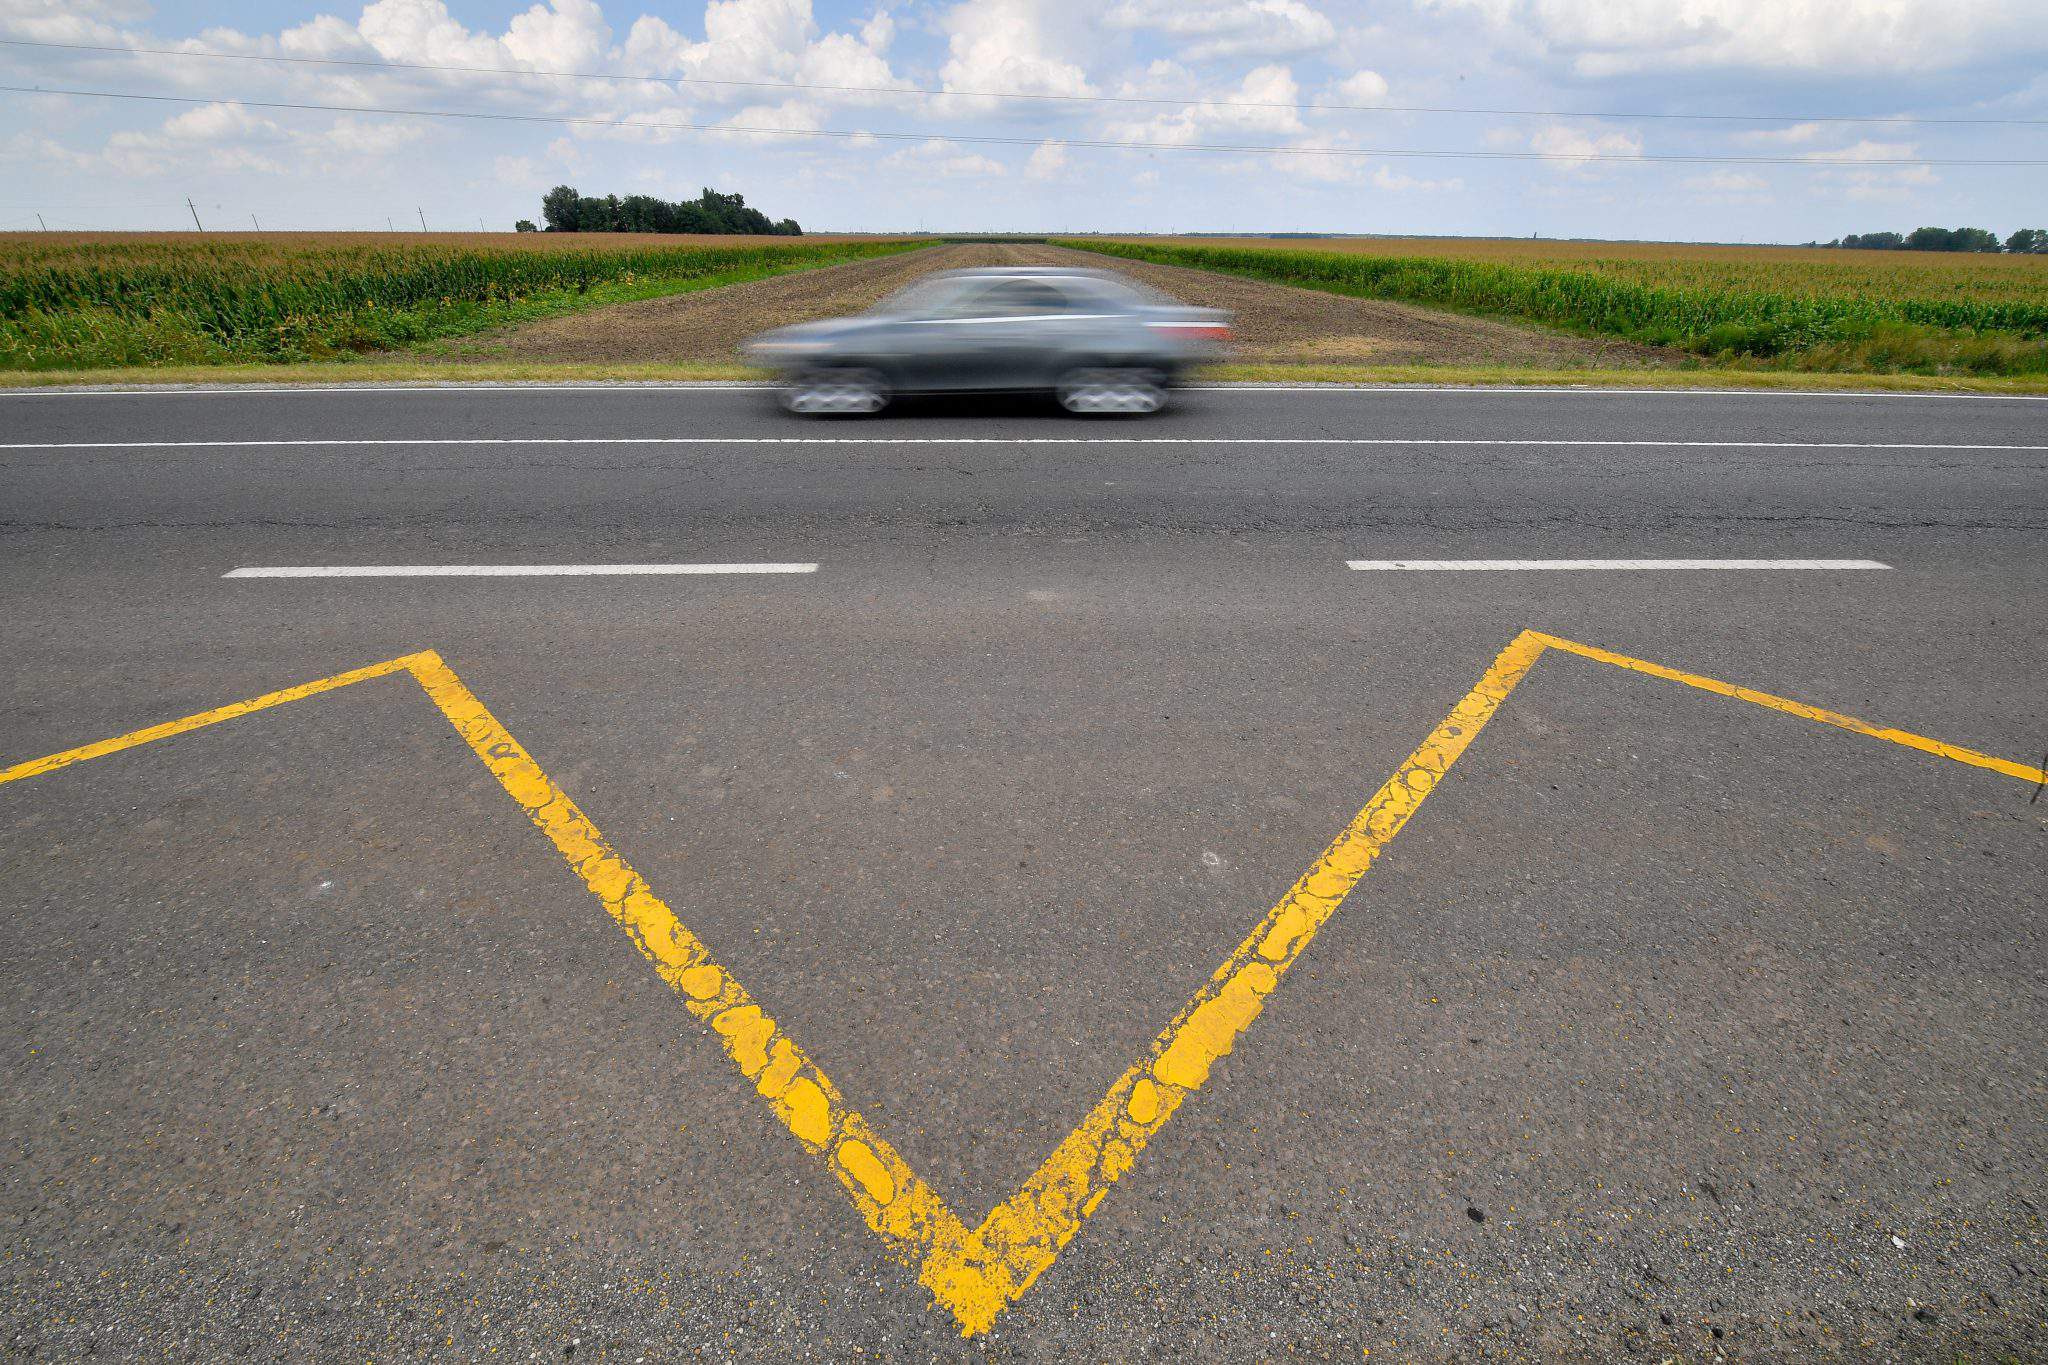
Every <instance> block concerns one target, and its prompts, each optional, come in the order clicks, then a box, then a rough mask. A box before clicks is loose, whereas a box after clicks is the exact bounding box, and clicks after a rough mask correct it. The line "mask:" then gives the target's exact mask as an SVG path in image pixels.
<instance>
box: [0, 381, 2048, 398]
mask: <svg viewBox="0 0 2048 1365" xmlns="http://www.w3.org/2000/svg"><path fill="white" fill-rule="evenodd" d="M775 383H776V381H774V380H766V379H763V380H740V381H722V380H666V381H664V380H657V381H653V382H636V381H632V380H623V381H617V382H607V381H603V380H596V381H591V382H587V383H560V384H548V383H532V384H522V383H517V382H514V383H505V384H402V383H401V384H318V385H292V386H278V387H275V388H271V387H266V386H264V385H260V384H238V385H233V386H227V387H221V388H206V389H179V388H161V389H157V388H128V389H88V388H70V387H60V386H51V387H49V388H0V398H195V397H219V396H223V395H225V396H231V397H242V396H248V395H275V394H323V393H324V394H336V393H343V394H348V393H375V394H386V395H389V394H424V395H434V394H455V393H460V394H474V393H562V392H572V391H585V392H590V393H700V392H701V393H737V392H746V391H750V390H754V391H758V390H761V389H766V388H773V387H775ZM1185 389H1186V391H1187V392H1189V393H1348V394H1365V395H1381V396H1386V395H1399V394H1469V395H1475V396H1478V397H1515V396H1518V395H1534V394H1553V395H1554V394H1571V395H1577V396H1579V397H1587V398H1610V397H1636V398H1912V399H1949V400H1954V399H1981V400H1990V401H1994V402H2002V403H2048V394H2038V393H1902V392H1898V391H1896V390H1886V389H1875V390H1843V389H1836V390H1812V389H1714V388H1698V389H1678V388H1672V389H1661V388H1659V389H1620V388H1604V387H1597V386H1593V385H1586V386H1579V385H1538V384H1501V385H1485V384H1259V383H1252V382H1246V383H1240V384H1189V385H1186V386H1185Z"/></svg>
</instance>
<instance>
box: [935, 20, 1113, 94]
mask: <svg viewBox="0 0 2048 1365" xmlns="http://www.w3.org/2000/svg"><path fill="white" fill-rule="evenodd" d="M1077 18H1078V15H1075V16H1070V15H1067V14H1064V13H1058V12H1055V8H1054V6H1052V5H1050V4H1046V3H1043V0H962V3H961V4H958V5H955V6H954V7H953V8H952V9H950V10H948V11H947V12H946V14H945V16H944V17H943V18H942V19H941V20H940V25H939V26H940V28H941V29H942V30H943V31H944V33H945V35H946V47H947V54H948V55H947V59H946V64H945V66H944V67H942V68H941V69H940V71H939V78H940V80H941V81H942V82H943V83H944V86H945V88H946V89H948V90H977V91H979V90H1001V91H1018V92H1023V93H1028V94H1034V95H1086V94H1091V93H1093V87H1092V86H1090V85H1089V83H1088V74H1087V72H1086V71H1084V70H1083V69H1082V67H1081V65H1080V62H1079V60H1078V57H1079V53H1078V52H1077V50H1076V49H1077V47H1078V46H1079V45H1080V44H1078V43H1077V42H1076V38H1077V36H1078V35H1079V34H1080V32H1081V25H1080V24H1079V23H1078V22H1072V21H1073V20H1075V19H1077ZM993 103H994V102H993V101H980V100H972V101H970V100H947V101H946V102H945V107H946V109H947V110H949V111H951V112H956V113H957V112H961V111H963V110H972V109H975V108H978V107H989V106H992V105H993Z"/></svg>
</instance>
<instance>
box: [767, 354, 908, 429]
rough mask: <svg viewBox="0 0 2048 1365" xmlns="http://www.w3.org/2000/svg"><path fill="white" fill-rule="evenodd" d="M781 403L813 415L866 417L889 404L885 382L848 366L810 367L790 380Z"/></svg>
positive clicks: (873, 373) (875, 373) (875, 372)
mask: <svg viewBox="0 0 2048 1365" xmlns="http://www.w3.org/2000/svg"><path fill="white" fill-rule="evenodd" d="M782 405H783V406H784V407H786V408H788V409H789V410H790V411H791V412H800V413H804V414H806V415H808V416H814V417H861V416H866V415H867V414H869V413H876V412H880V411H881V410H882V409H883V408H886V407H888V406H889V381H888V380H887V379H885V378H883V376H882V373H881V371H879V370H866V369H857V368H854V367H852V366H846V367H834V368H832V369H819V370H810V371H807V372H805V373H803V374H800V375H798V376H797V377H796V378H795V379H793V380H791V381H790V385H789V387H788V388H786V389H784V390H783V392H782Z"/></svg>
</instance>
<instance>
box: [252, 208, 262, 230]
mask: <svg viewBox="0 0 2048 1365" xmlns="http://www.w3.org/2000/svg"><path fill="white" fill-rule="evenodd" d="M249 221H250V222H251V223H255V225H256V230H257V231H258V232H261V231H263V224H261V223H257V222H256V215H255V214H253V213H252V214H250V215H249Z"/></svg>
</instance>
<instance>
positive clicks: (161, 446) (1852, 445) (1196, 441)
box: [0, 436, 2048, 452]
mask: <svg viewBox="0 0 2048 1365" xmlns="http://www.w3.org/2000/svg"><path fill="white" fill-rule="evenodd" d="M846 445H855V446H1518V447H1530V448H1536V449H1581V448H1584V449H1640V450H2006V451H2020V452H2036V451H2048V445H2016V444H2009V443H2000V442H1996V441H1962V442H1944V441H1642V440H1619V439H1616V440H1602V439H1600V438H1597V437H1593V438H1581V437H1552V436H1497V437H1494V436H1485V437H1482V436H1471V437H1460V436H319V437H292V438H284V439H277V440H268V441H244V440H238V441H18V442H11V443H5V444H0V450H24V451H26V450H250V449H254V450H289V449H301V448H305V449H330V448H340V447H367V446H846Z"/></svg>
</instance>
